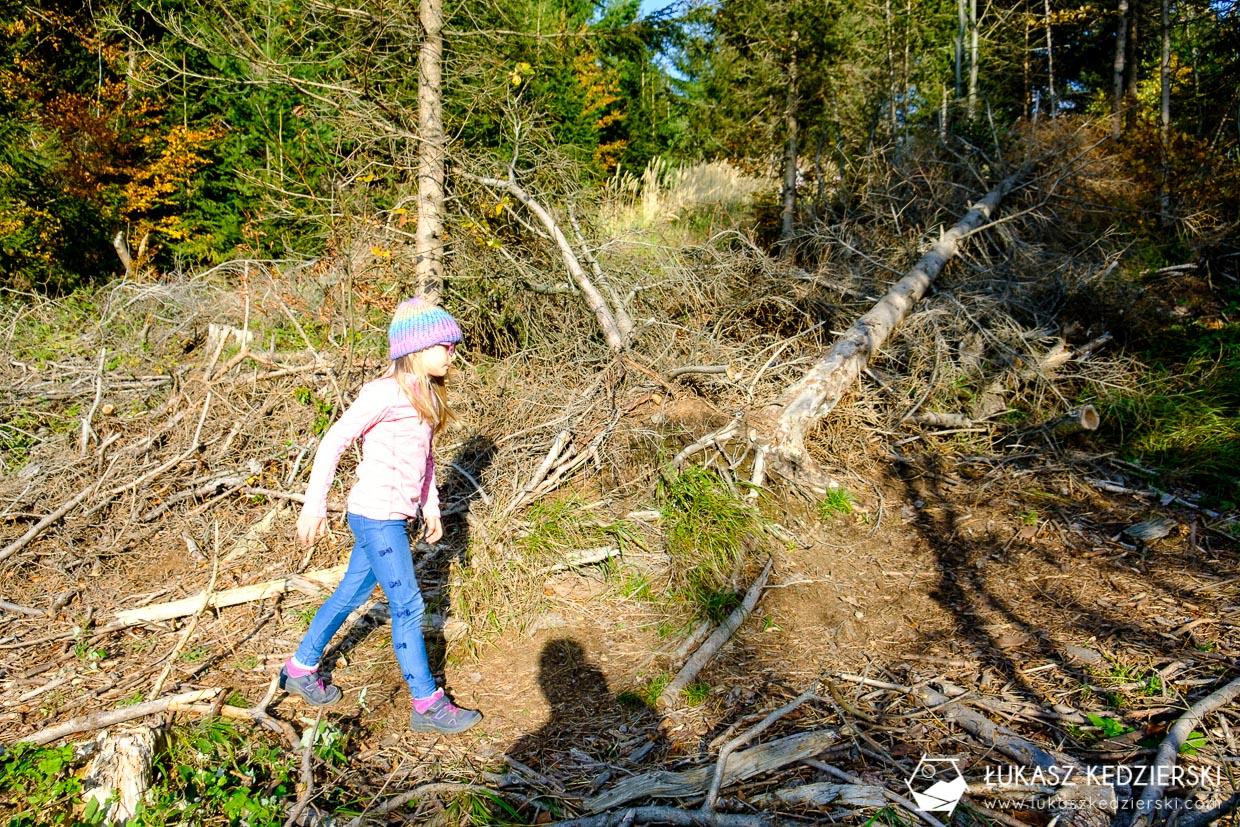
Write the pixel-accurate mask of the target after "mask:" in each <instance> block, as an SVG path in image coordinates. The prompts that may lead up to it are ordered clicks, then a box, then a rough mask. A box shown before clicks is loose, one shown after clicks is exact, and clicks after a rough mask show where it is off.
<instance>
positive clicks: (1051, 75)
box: [1042, 0, 1059, 118]
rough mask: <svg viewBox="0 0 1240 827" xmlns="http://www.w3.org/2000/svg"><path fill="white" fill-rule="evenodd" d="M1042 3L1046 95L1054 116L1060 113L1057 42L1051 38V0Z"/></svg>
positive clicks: (1044, 0)
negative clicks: (1056, 59)
mask: <svg viewBox="0 0 1240 827" xmlns="http://www.w3.org/2000/svg"><path fill="white" fill-rule="evenodd" d="M1042 5H1043V7H1044V9H1045V11H1046V96H1047V97H1048V98H1049V99H1050V100H1048V101H1047V105H1048V106H1050V110H1051V117H1052V118H1054V117H1056V116H1057V115H1058V114H1059V105H1058V103H1057V99H1056V97H1055V49H1054V45H1055V44H1054V41H1053V40H1052V38H1051V20H1052V17H1051V0H1043V4H1042Z"/></svg>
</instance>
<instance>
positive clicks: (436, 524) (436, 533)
mask: <svg viewBox="0 0 1240 827" xmlns="http://www.w3.org/2000/svg"><path fill="white" fill-rule="evenodd" d="M422 520H423V522H425V523H426V534H425V535H424V537H425V539H426V542H428V543H437V542H439V539H440V538H441V537H443V520H442V519H441V518H440V517H439V516H438V515H436V516H433V517H432V516H431V515H430V514H424V515H423V516H422Z"/></svg>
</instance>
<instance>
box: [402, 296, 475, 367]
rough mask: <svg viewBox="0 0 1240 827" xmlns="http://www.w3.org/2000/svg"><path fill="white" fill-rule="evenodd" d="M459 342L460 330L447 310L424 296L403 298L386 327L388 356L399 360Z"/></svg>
mask: <svg viewBox="0 0 1240 827" xmlns="http://www.w3.org/2000/svg"><path fill="white" fill-rule="evenodd" d="M459 341H461V328H460V326H459V325H458V324H457V323H456V319H454V318H452V317H451V316H450V315H448V311H446V310H444V309H443V308H441V307H436V306H435V305H433V304H431V303H430V302H429V301H428V300H427V299H426V298H425V297H423V296H417V297H415V298H412V299H406V300H405V301H403V302H401V303H400V304H399V305H397V307H396V312H395V313H393V314H392V324H391V325H390V326H389V327H388V356H389V358H391V359H392V360H396V359H399V358H400V357H402V356H405V355H407V354H410V353H417V352H418V351H419V350H426V349H427V348H428V347H434V346H435V345H453V344H456V343H457V342H459Z"/></svg>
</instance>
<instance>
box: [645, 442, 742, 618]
mask: <svg viewBox="0 0 1240 827" xmlns="http://www.w3.org/2000/svg"><path fill="white" fill-rule="evenodd" d="M658 495H659V501H660V511H661V513H662V515H663V523H664V531H665V538H666V543H667V550H668V553H669V554H670V555H671V558H672V582H673V585H674V588H675V589H676V590H677V591H678V592H679V594H680V596H681V597H683V598H684V599H685V600H687V601H689V602H691V603H692V604H694V605H695V606H696V607H697V609H698V611H699V613H700V614H702V615H705V616H707V617H710V618H712V619H718V617H719V616H720V615H726V614H727V612H728V611H730V610H731V608H732V607H733V606H734V605H735V603H736V589H735V581H736V577H737V575H738V574H740V572H741V570H742V569H743V567H744V563H745V560H746V548H747V545H746V544H747V541H748V539H749V538H750V537H751V536H752V535H754V534H755V533H756V532H757V531H758V530H759V529H760V527H761V526H760V521H759V517H758V514H757V512H756V511H755V510H754V509H753V508H752V507H751V506H750V505H749V504H748V503H746V502H745V501H744V500H742V499H740V498H739V497H737V496H736V494H735V493H734V492H733V491H732V489H731V488H730V487H729V486H728V484H727V483H726V482H725V481H724V480H723V478H722V477H720V476H719V474H717V473H716V472H714V471H712V470H710V469H708V468H701V467H698V466H691V467H689V468H686V469H685V470H684V471H682V472H680V473H679V474H675V475H671V476H665V477H664V478H663V479H661V480H660V481H659V488H658Z"/></svg>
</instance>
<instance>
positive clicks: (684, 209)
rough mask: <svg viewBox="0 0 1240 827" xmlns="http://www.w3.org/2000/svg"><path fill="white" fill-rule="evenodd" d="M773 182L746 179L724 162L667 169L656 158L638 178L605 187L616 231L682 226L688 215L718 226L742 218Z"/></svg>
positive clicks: (772, 187) (617, 180) (622, 177)
mask: <svg viewBox="0 0 1240 827" xmlns="http://www.w3.org/2000/svg"><path fill="white" fill-rule="evenodd" d="M777 189H778V184H777V183H776V182H773V181H770V180H767V179H764V178H759V177H757V176H753V175H748V174H746V173H744V172H743V171H741V170H740V169H737V168H736V167H734V166H732V165H731V164H729V163H728V162H727V161H711V162H708V163H699V164H693V165H690V166H673V165H672V164H670V163H668V162H667V161H665V160H663V159H661V158H655V159H653V160H652V161H651V162H650V163H649V164H647V165H646V169H645V170H644V171H643V172H642V175H641V177H640V178H637V177H634V176H632V175H627V176H625V175H622V174H619V173H618V174H617V177H616V178H613V179H612V181H611V182H610V184H609V186H608V195H609V196H610V197H609V198H608V201H609V203H610V204H611V215H610V216H609V217H608V223H610V224H612V225H613V227H614V228H616V229H636V228H644V227H651V226H654V225H656V224H660V223H664V222H669V221H682V220H684V219H687V218H690V217H691V216H692V215H693V214H694V213H701V212H705V213H710V214H714V215H717V216H718V217H719V218H720V219H723V220H720V221H718V222H714V223H718V224H720V225H727V226H733V225H735V224H736V223H737V222H735V221H732V220H730V219H731V218H734V217H736V216H738V215H741V214H744V213H747V212H748V211H749V209H750V208H751V207H752V205H753V203H754V198H755V197H756V196H758V195H759V194H760V193H763V192H768V191H772V190H777Z"/></svg>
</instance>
